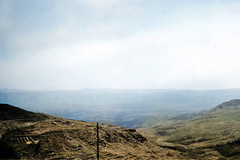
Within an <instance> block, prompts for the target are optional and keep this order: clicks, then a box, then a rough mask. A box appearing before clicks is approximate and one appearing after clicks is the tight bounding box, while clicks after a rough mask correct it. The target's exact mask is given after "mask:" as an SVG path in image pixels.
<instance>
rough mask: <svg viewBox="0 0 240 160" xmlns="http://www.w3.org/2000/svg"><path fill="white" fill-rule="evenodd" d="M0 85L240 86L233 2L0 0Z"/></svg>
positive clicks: (239, 29) (239, 21) (238, 10)
mask: <svg viewBox="0 0 240 160" xmlns="http://www.w3.org/2000/svg"><path fill="white" fill-rule="evenodd" d="M0 88H11V89H31V90H35V89H37V90H39V89H41V90H45V89H48V90H52V89H54V90H55V89H82V88H121V89H130V88H133V89H136V88H137V89H143V88H144V89H170V88H171V89H222V88H240V1H239V0H0Z"/></svg>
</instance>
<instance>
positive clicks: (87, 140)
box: [0, 106, 184, 160]
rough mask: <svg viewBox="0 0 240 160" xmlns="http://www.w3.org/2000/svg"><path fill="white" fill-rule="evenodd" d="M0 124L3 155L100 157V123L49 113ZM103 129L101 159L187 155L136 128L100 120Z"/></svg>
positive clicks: (101, 129)
mask: <svg viewBox="0 0 240 160" xmlns="http://www.w3.org/2000/svg"><path fill="white" fill-rule="evenodd" d="M16 109H17V108H12V106H11V107H10V108H8V110H12V111H13V112H15V110H16ZM3 111H4V112H5V110H0V112H3ZM21 112H22V113H21V114H23V115H26V114H28V113H29V112H27V111H24V110H21ZM21 114H20V115H21ZM9 115H10V113H9ZM12 118H15V119H16V118H19V115H17V116H16V117H14V116H13V117H12ZM27 118H28V117H27ZM0 128H1V130H0V159H12V158H19V159H46V158H48V159H96V123H89V122H83V121H76V120H67V119H63V118H59V117H54V116H48V118H45V119H38V120H37V119H34V120H27V121H24V120H21V121H18V120H15V121H14V120H12V121H3V120H2V121H0ZM99 132H100V133H99V134H100V159H144V160H145V159H184V157H183V156H181V155H180V152H178V151H175V150H172V149H167V148H162V147H160V146H159V145H157V144H156V143H154V142H151V141H148V140H147V139H146V138H145V137H144V136H142V135H141V134H139V133H138V132H136V130H134V129H129V128H125V127H119V126H112V125H106V124H100V131H99Z"/></svg>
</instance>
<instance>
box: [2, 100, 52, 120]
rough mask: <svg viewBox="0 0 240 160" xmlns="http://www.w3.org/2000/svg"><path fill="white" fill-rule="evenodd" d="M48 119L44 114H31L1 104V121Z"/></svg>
mask: <svg viewBox="0 0 240 160" xmlns="http://www.w3.org/2000/svg"><path fill="white" fill-rule="evenodd" d="M43 118H47V116H46V115H44V114H39V113H34V112H29V111H26V110H23V109H21V108H18V107H14V106H12V105H9V104H1V103H0V120H13V119H43Z"/></svg>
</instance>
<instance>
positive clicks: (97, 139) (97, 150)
mask: <svg viewBox="0 0 240 160" xmlns="http://www.w3.org/2000/svg"><path fill="white" fill-rule="evenodd" d="M97 159H98V160H99V127H98V123H97Z"/></svg>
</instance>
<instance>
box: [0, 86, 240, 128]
mask: <svg viewBox="0 0 240 160" xmlns="http://www.w3.org/2000/svg"><path fill="white" fill-rule="evenodd" d="M239 97H240V89H228V90H205V91H204V90H203V91H197V90H114V89H105V90H104V89H102V90H98V89H84V90H76V91H21V90H19V91H18V90H1V91H0V103H8V104H11V105H16V106H22V107H23V108H24V109H27V110H31V111H34V112H41V113H47V114H51V115H56V116H61V117H64V118H67V119H75V120H85V121H92V122H96V121H98V122H105V123H109V124H115V125H121V126H126V127H134V128H135V127H148V126H149V125H150V126H151V125H153V124H152V123H154V122H156V121H162V122H163V121H166V120H169V119H171V118H173V117H176V116H179V115H183V116H187V114H191V113H197V112H200V111H203V110H207V109H209V108H212V107H213V106H216V105H218V104H220V103H222V102H224V101H228V100H231V99H237V98H239Z"/></svg>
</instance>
